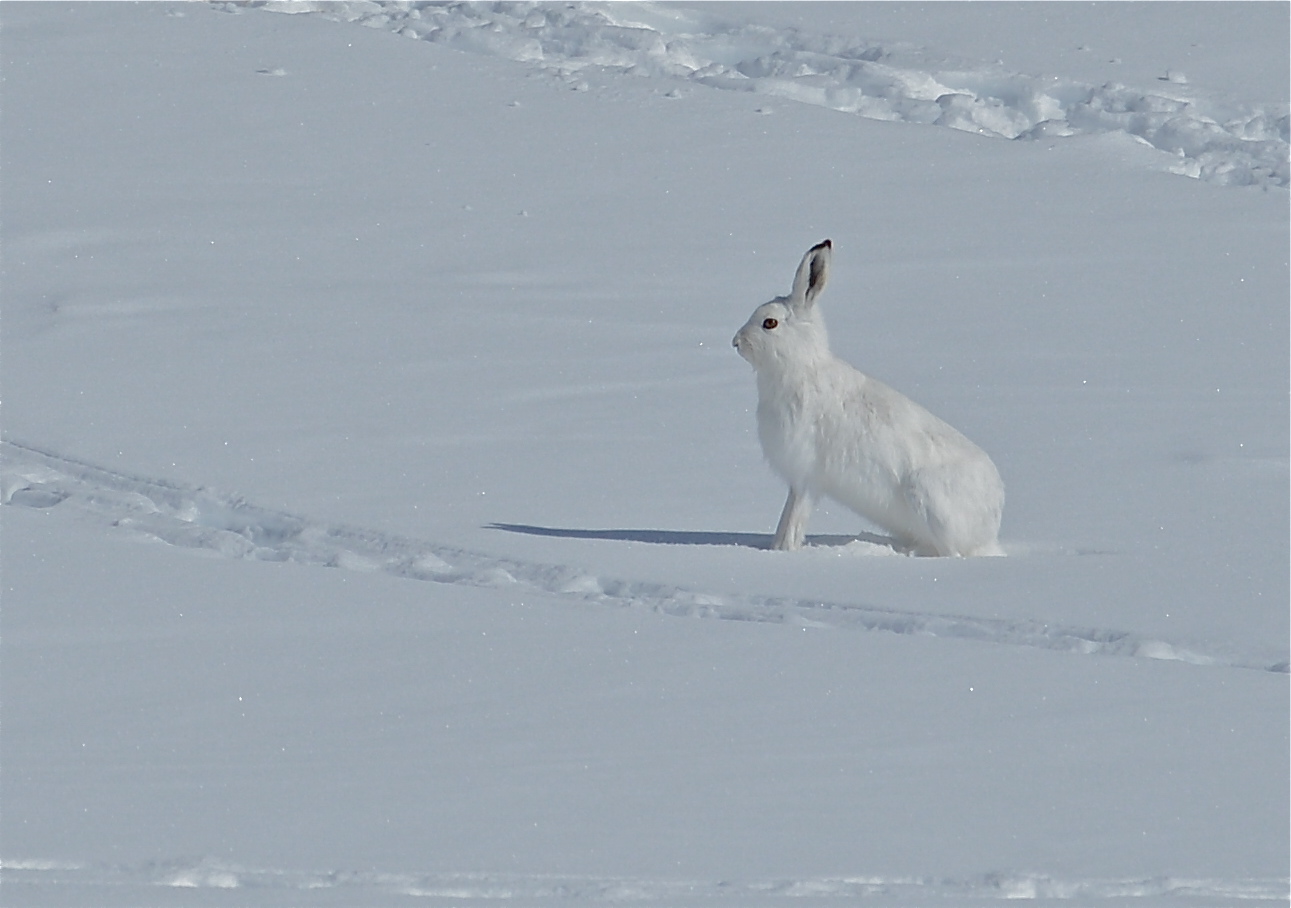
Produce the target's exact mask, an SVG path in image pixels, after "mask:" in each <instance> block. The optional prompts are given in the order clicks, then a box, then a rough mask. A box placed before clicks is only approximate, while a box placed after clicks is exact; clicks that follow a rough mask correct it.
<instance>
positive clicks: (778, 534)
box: [771, 486, 815, 552]
mask: <svg viewBox="0 0 1291 908" xmlns="http://www.w3.org/2000/svg"><path fill="white" fill-rule="evenodd" d="M813 504H815V502H813V501H812V498H811V496H810V495H808V494H807V493H806V492H799V491H798V490H797V489H795V488H794V487H793V486H790V487H789V497H788V498H787V499H785V503H784V510H783V511H781V512H780V524H779V525H778V526H777V527H776V531H775V539H773V540H771V548H773V549H777V550H780V551H790V552H791V551H793V550H794V549H800V548H802V543H803V540H804V539H805V538H806V535H807V518H808V517H810V516H811V509H812V506H813Z"/></svg>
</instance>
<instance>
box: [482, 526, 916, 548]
mask: <svg viewBox="0 0 1291 908" xmlns="http://www.w3.org/2000/svg"><path fill="white" fill-rule="evenodd" d="M485 529H487V530H504V531H506V532H508V533H523V534H525V535H526V536H552V537H555V538H558V539H607V540H611V541H614V542H646V543H649V544H651V545H733V546H742V547H743V548H746V549H770V548H771V538H772V537H771V535H770V534H764V533H705V532H690V531H685V530H577V529H568V528H564V527H537V526H528V525H526V524H522V523H490V524H487V525H486V526H485ZM853 542H868V543H870V544H871V545H881V546H886V547H887V548H891V549H895V550H896V551H898V552H904V551H905V549H904V548H903V547H902V546H901V545H900V544H899V543H897V541H896V540H894V539H892V538H891V537H890V536H882V535H879V534H878V533H856V534H854V535H850V536H827V535H819V536H808V537H807V545H809V546H821V547H838V546H845V545H850V544H851V543H853Z"/></svg>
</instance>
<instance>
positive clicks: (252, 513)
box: [0, 441, 1289, 673]
mask: <svg viewBox="0 0 1291 908" xmlns="http://www.w3.org/2000/svg"><path fill="white" fill-rule="evenodd" d="M0 501H2V502H3V503H4V504H5V505H9V506H17V507H30V508H50V507H72V508H76V509H77V510H79V511H81V512H83V513H85V514H88V515H91V516H93V517H95V518H97V519H98V520H99V521H101V522H103V523H105V524H108V525H111V526H114V527H118V528H121V529H125V530H128V531H130V532H132V533H135V534H138V535H140V536H145V537H150V538H154V539H158V540H161V541H162V542H166V543H169V544H171V545H175V546H180V547H183V548H193V549H199V550H203V551H208V552H213V553H216V554H219V555H222V556H224V557H227V558H245V559H254V560H259V561H279V562H294V563H297V564H305V565H318V566H325V567H335V568H343V569H347V570H355V571H368V572H371V571H382V572H385V573H387V574H392V575H394V576H397V577H404V578H407V579H410V580H421V581H432V582H436V583H455V584H467V585H472V586H487V587H495V586H509V585H513V584H518V585H520V586H522V587H527V588H528V589H530V590H533V591H534V592H538V593H542V594H545V595H550V596H554V597H557V598H562V599H574V600H579V601H582V602H591V603H600V604H604V605H608V606H615V607H631V608H645V609H649V610H651V611H654V612H659V613H662V614H667V615H675V616H683V617H697V618H718V619H724V620H728V621H754V622H768V623H776V624H795V625H802V626H811V627H834V628H850V629H854V630H862V631H883V632H887V633H892V634H901V635H909V636H926V637H940V638H950V639H958V640H973V641H978V642H983V643H995V644H1002V645H1008V646H1022V647H1030V648H1034V649H1045V650H1056V651H1061V652H1069V653H1077V654H1084V655H1104V656H1120V657H1138V658H1147V659H1161V660H1169V661H1177V662H1184V663H1189V664H1193V665H1210V666H1222V667H1228V668H1242V669H1255V670H1260V671H1272V672H1282V673H1285V672H1287V671H1288V670H1289V668H1288V665H1287V664H1286V663H1278V664H1274V665H1270V664H1268V663H1267V662H1264V661H1261V660H1259V659H1255V658H1243V657H1241V656H1237V657H1232V656H1225V655H1218V654H1212V653H1207V652H1204V651H1201V650H1200V649H1198V648H1196V647H1190V646H1183V645H1180V644H1178V643H1172V642H1170V641H1166V640H1158V639H1153V638H1149V637H1145V636H1142V635H1139V634H1135V633H1131V632H1128V631H1120V630H1115V629H1107V628H1087V627H1075V626H1061V625H1053V624H1046V623H1043V622H1039V621H1033V620H1027V619H1012V620H1011V619H1001V618H979V617H973V616H966V615H953V614H941V613H935V612H918V611H909V610H902V609H890V608H882V607H879V606H872V605H862V604H850V603H839V602H822V601H819V600H812V599H795V598H791V597H775V596H758V595H746V594H733V593H714V592H708V591H696V590H689V589H685V588H683V587H678V586H672V585H669V584H666V583H659V582H654V581H643V580H622V579H613V578H606V577H597V576H594V575H591V574H589V573H588V572H586V571H584V570H580V569H579V568H577V567H574V566H570V565H560V564H542V563H538V562H528V561H520V560H516V559H512V558H505V557H498V556H494V555H489V554H486V553H482V552H475V551H470V550H467V549H462V548H457V547H454V546H451V545H445V544H441V543H435V542H428V541H424V540H418V539H413V538H410V537H406V536H399V535H396V534H392V533H384V532H381V531H379V530H372V529H363V528H359V527H351V526H345V525H343V524H328V523H324V522H321V521H316V520H310V519H308V518H305V517H299V516H296V515H292V514H287V513H283V512H280V511H272V510H268V509H266V508H261V507H258V506H256V505H254V504H251V503H250V502H247V501H245V500H244V499H242V498H240V497H238V496H233V495H223V494H219V493H216V492H213V491H211V490H209V489H205V488H195V487H187V486H182V485H178V484H174V483H170V482H166V481H164V480H157V479H144V478H141V477H134V476H128V475H126V474H123V473H116V472H112V471H110V470H105V469H103V468H100V467H96V466H93V465H91V464H87V463H83V462H81V461H77V460H73V459H71V458H67V457H61V456H59V455H57V454H54V453H51V452H47V451H42V450H40V449H37V448H34V447H29V446H26V445H22V444H17V443H15V442H9V441H6V442H0Z"/></svg>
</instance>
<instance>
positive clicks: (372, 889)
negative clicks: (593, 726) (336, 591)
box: [3, 858, 1287, 905]
mask: <svg viewBox="0 0 1291 908" xmlns="http://www.w3.org/2000/svg"><path fill="white" fill-rule="evenodd" d="M3 870H4V876H5V882H6V884H7V885H10V886H22V885H24V884H26V885H46V886H48V885H64V886H68V885H75V886H95V887H103V886H112V887H113V888H125V887H131V886H133V887H150V888H151V887H166V888H172V889H206V890H212V889H223V890H231V889H243V890H246V889H255V890H262V891H263V890H277V891H288V892H292V891H294V892H296V893H300V895H298V896H297V898H300V897H301V896H303V894H305V893H311V892H316V893H319V895H320V896H321V897H322V898H321V899H320V901H325V900H326V896H327V893H343V894H344V895H343V896H342V897H344V898H354V897H361V898H364V899H369V900H370V899H372V898H374V897H381V896H384V897H386V898H390V897H394V898H398V897H400V896H402V897H409V896H412V897H417V898H421V899H429V900H431V901H430V902H429V903H430V904H442V903H444V902H449V903H454V904H456V903H460V902H463V901H490V902H493V901H503V902H509V903H511V904H526V905H549V904H562V903H569V902H575V903H578V902H585V903H593V904H603V903H605V902H616V903H617V902H620V901H631V902H634V903H646V904H651V903H655V904H657V903H664V904H677V903H679V902H684V903H685V904H690V905H693V904H699V903H703V904H719V905H749V904H753V905H772V904H777V905H778V904H790V903H792V904H802V903H803V902H804V900H806V901H808V902H811V901H813V900H817V899H820V900H827V901H829V902H831V903H834V902H836V901H837V900H838V899H840V898H843V899H849V898H850V899H858V898H865V897H874V896H887V897H890V898H896V899H897V900H900V901H902V902H905V901H906V900H913V901H912V902H911V903H912V904H917V903H919V902H920V901H921V900H927V901H931V900H936V901H944V900H946V899H950V900H951V903H952V904H957V905H978V904H984V903H995V902H998V901H1001V900H1005V899H1019V898H1021V899H1063V900H1071V899H1080V900H1081V901H1082V902H1083V903H1089V902H1102V901H1109V902H1110V901H1114V902H1115V903H1116V904H1124V901H1125V900H1130V899H1134V900H1140V899H1141V900H1144V901H1148V902H1150V903H1152V904H1161V903H1162V902H1166V903H1169V904H1179V905H1220V904H1227V905H1231V904H1233V903H1234V902H1244V903H1261V902H1285V900H1286V897H1287V883H1286V880H1276V879H1244V880H1214V879H1180V878H1160V879H1124V880H1096V879H1086V880H1064V879H1055V878H1053V877H1049V876H1044V875H1037V874H1025V873H989V874H984V875H981V876H978V877H972V878H967V879H937V878H932V877H872V876H863V877H862V876H857V877H820V878H812V879H766V880H748V881H733V880H721V881H700V880H683V879H678V880H664V879H636V878H626V877H595V876H568V875H560V874H550V875H548V874H543V875H520V874H490V873H416V872H413V873H403V872H380V871H345V870H330V871H318V872H309V871H290V870H275V869H265V868H252V867H243V866H239V865H235V864H228V863H225V862H222V861H218V860H213V859H209V858H208V859H201V860H174V861H153V862H149V863H147V864H143V865H139V866H97V865H85V864H75V863H70V862H59V861H39V860H17V861H12V860H6V861H5V862H4V867H3ZM441 900H443V901H441ZM400 904H402V901H400Z"/></svg>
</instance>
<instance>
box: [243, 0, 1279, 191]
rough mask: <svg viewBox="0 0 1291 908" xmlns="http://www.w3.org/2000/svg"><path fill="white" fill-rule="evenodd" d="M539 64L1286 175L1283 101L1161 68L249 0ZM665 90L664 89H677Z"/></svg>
mask: <svg viewBox="0 0 1291 908" xmlns="http://www.w3.org/2000/svg"><path fill="white" fill-rule="evenodd" d="M246 5H248V6H252V7H261V8H264V9H267V10H270V11H273V12H282V13H317V14H320V15H323V16H325V17H327V18H330V19H335V20H339V21H342V22H357V23H359V24H362V25H366V26H369V27H371V28H381V29H386V30H388V31H392V32H395V33H397V34H400V35H404V36H407V37H410V38H415V39H419V40H425V41H431V42H434V43H437V44H445V45H447V46H449V47H452V48H454V49H456V50H461V51H466V52H468V53H476V54H485V55H489V56H495V57H503V58H505V59H509V60H514V61H517V62H520V63H525V64H528V65H531V66H534V67H538V68H540V69H543V70H545V71H547V72H549V73H551V74H552V75H554V76H556V77H558V78H560V79H563V80H565V81H566V82H568V83H569V84H570V85H571V87H574V88H578V89H580V90H586V89H587V83H586V81H585V80H583V79H582V78H581V77H580V75H579V74H580V72H581V71H583V70H588V69H590V68H593V67H599V68H602V69H605V70H610V71H618V72H626V73H632V74H640V75H647V76H650V77H652V78H655V79H671V80H679V81H684V82H695V83H699V84H701V85H706V86H709V87H712V88H719V89H724V90H729V91H744V92H752V93H755V94H759V95H770V96H773V97H778V98H784V99H786V100H789V101H796V102H799V103H805V104H814V105H818V106H822V107H828V108H831V109H833V110H838V111H844V112H847V113H854V114H857V115H859V116H862V117H868V118H870V119H876V120H897V121H902V122H907V123H917V124H925V125H934V126H947V127H950V128H952V129H959V130H964V131H967V132H972V133H976V134H978V135H982V136H990V137H996V138H1005V139H1021V140H1030V139H1047V138H1060V137H1066V136H1075V135H1096V134H1109V133H1117V134H1123V135H1128V136H1132V137H1134V138H1136V139H1138V140H1140V141H1143V142H1146V143H1147V144H1149V145H1151V146H1153V147H1154V148H1157V149H1159V150H1161V151H1164V152H1168V153H1169V154H1171V155H1173V156H1174V157H1175V160H1174V161H1173V162H1172V163H1171V165H1170V166H1169V168H1168V169H1169V170H1171V171H1172V172H1174V173H1178V174H1183V175H1185V176H1190V177H1193V178H1196V179H1200V180H1206V181H1210V182H1215V183H1220V184H1230V185H1250V184H1264V185H1267V184H1269V183H1272V184H1273V185H1277V186H1286V185H1287V184H1288V182H1291V164H1289V163H1288V148H1289V146H1288V140H1289V138H1291V116H1289V115H1288V110H1287V105H1285V104H1254V105H1252V104H1238V103H1230V102H1222V101H1219V100H1215V99H1210V98H1206V97H1204V96H1203V95H1202V94H1201V93H1199V92H1198V91H1197V90H1196V89H1195V88H1194V87H1193V86H1192V85H1190V84H1189V83H1188V82H1187V80H1186V79H1184V78H1182V77H1179V78H1172V77H1171V73H1167V76H1166V77H1163V78H1162V79H1158V80H1157V81H1158V83H1159V84H1156V85H1151V86H1147V87H1137V88H1136V87H1130V86H1126V85H1121V84H1118V83H1114V82H1109V83H1105V84H1103V85H1094V84H1089V83H1083V82H1078V81H1076V80H1072V79H1065V78H1061V77H1058V76H1047V77H1046V76H1038V75H1028V74H1024V73H1014V72H1008V71H1006V70H1004V69H1003V68H1001V67H999V66H997V65H994V64H984V63H975V62H968V61H948V60H946V59H943V58H933V57H931V56H930V55H929V54H928V53H927V52H925V51H923V50H922V49H920V48H917V47H912V46H906V45H900V44H889V43H880V42H875V41H867V40H865V39H861V38H843V37H838V36H832V35H817V34H811V33H810V32H807V31H804V30H800V29H794V28H785V29H773V28H767V27H765V26H758V25H734V26H733V25H724V24H719V23H718V22H717V21H716V20H712V21H710V20H708V19H706V18H705V17H704V16H702V15H701V14H696V13H694V12H693V11H686V10H680V9H677V8H665V7H662V6H657V5H655V4H652V3H624V4H617V3H562V4H543V3H531V2H511V3H467V2H452V3H436V4H428V3H374V2H371V0H341V2H300V0H268V2H266V0H253V2H250V3H247V4H246ZM678 96H679V95H677V93H676V91H675V89H674V91H673V92H669V93H668V95H667V97H678Z"/></svg>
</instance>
